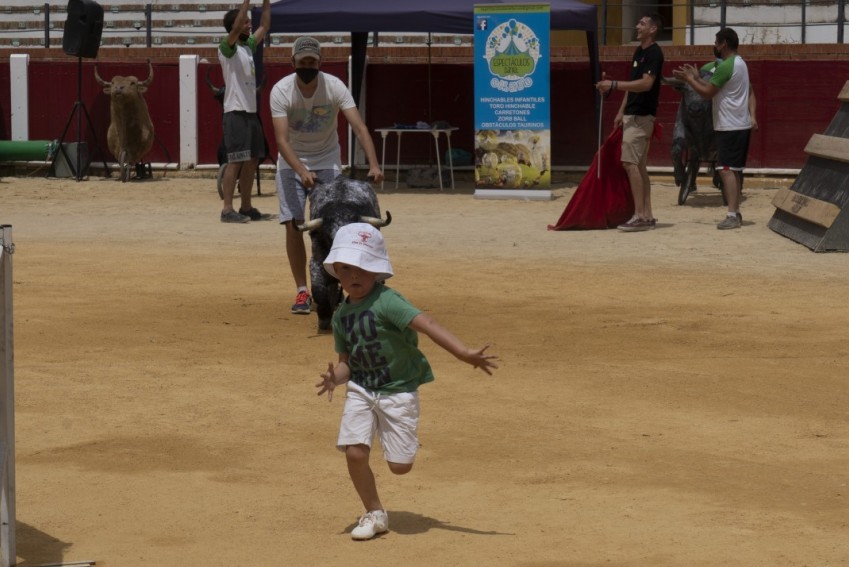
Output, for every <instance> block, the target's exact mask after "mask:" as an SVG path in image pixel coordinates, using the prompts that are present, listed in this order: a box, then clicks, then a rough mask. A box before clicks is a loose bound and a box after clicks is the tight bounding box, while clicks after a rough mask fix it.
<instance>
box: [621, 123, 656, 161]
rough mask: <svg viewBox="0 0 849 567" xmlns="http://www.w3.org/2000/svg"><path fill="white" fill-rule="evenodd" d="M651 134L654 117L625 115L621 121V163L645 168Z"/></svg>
mask: <svg viewBox="0 0 849 567" xmlns="http://www.w3.org/2000/svg"><path fill="white" fill-rule="evenodd" d="M653 132H654V116H650V115H649V116H636V115H633V114H629V115H626V116H625V117H624V118H623V119H622V161H623V162H625V163H634V164H637V165H640V166H645V165H646V162H647V161H648V157H649V142H650V141H651V135H652V133H653Z"/></svg>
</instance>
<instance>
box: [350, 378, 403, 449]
mask: <svg viewBox="0 0 849 567" xmlns="http://www.w3.org/2000/svg"><path fill="white" fill-rule="evenodd" d="M347 388H348V393H347V394H346V396H345V409H344V411H343V412H342V424H341V425H340V426H339V439H338V440H337V441H336V448H337V449H339V450H340V451H344V450H345V448H346V447H347V446H348V445H368V446H369V448H370V447H371V446H372V442H373V441H374V434H375V433H377V438H378V439H379V440H380V446H381V447H382V448H383V458H384V459H386V460H387V461H389V462H391V463H399V464H410V463H412V462H413V461H415V459H416V453H417V452H418V450H419V437H418V429H419V393H418V392H402V393H399V394H380V393H377V392H370V391H368V390H366V389H365V388H363V387H362V386H358V385H357V384H354V383H353V382H348V384H347Z"/></svg>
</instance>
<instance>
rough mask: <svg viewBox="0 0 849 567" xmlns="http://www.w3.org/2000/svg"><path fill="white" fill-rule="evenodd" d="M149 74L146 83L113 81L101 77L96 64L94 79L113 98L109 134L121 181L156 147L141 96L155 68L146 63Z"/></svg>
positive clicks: (117, 78) (127, 79)
mask: <svg viewBox="0 0 849 567" xmlns="http://www.w3.org/2000/svg"><path fill="white" fill-rule="evenodd" d="M147 65H148V69H149V70H150V71H149V75H148V77H147V79H145V80H144V81H139V80H138V78H137V77H133V76H129V77H122V76H120V75H115V76H114V77H112V80H111V81H110V82H106V81H104V80H103V79H101V78H100V75H99V74H98V73H97V65H96V64H95V66H94V78H95V79H96V80H97V82H98V84H99V85H101V86H102V87H103V92H105V93H106V94H108V95H109V96H110V98H111V104H110V115H111V117H112V122H111V124H109V130H108V132H107V134H106V138H107V143H108V144H109V151H110V152H112V155H113V156H115V159H117V160H118V165H119V167H120V168H121V181H122V182H123V181H127V180H129V178H130V169H131V168H132V167H134V166H135V164H137V163H138V162H140V161H141V158H142V157H143V156H144V155H145V154H146V153H147V152H149V151H150V148H151V147H152V146H153V122H152V121H151V120H150V113H149V112H148V110H147V103H146V102H145V100H144V97H143V96H142V95H143V94H144V92H145V91H147V87H149V86H150V83H152V82H153V65H151V64H150V60H148V62H147Z"/></svg>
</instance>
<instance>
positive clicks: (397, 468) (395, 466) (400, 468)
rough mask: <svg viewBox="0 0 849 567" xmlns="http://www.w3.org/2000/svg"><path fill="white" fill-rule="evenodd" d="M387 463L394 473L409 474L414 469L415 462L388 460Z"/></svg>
mask: <svg viewBox="0 0 849 567" xmlns="http://www.w3.org/2000/svg"><path fill="white" fill-rule="evenodd" d="M387 464H388V465H389V470H390V471H392V474H407V473H408V472H410V471H411V470H413V463H393V462H392V461H387Z"/></svg>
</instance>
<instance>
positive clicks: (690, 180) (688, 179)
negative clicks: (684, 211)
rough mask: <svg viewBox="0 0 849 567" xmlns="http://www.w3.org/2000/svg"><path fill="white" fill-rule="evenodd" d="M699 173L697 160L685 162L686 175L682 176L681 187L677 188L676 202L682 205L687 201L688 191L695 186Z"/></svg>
mask: <svg viewBox="0 0 849 567" xmlns="http://www.w3.org/2000/svg"><path fill="white" fill-rule="evenodd" d="M698 175H699V162H690V163H688V164H687V175H686V176H685V177H684V182H683V183H681V188H680V189H679V190H678V204H679V205H683V204H684V203H685V202H686V201H687V197H688V196H689V195H690V192H691V191H693V190H694V189H695V188H696V177H698Z"/></svg>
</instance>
